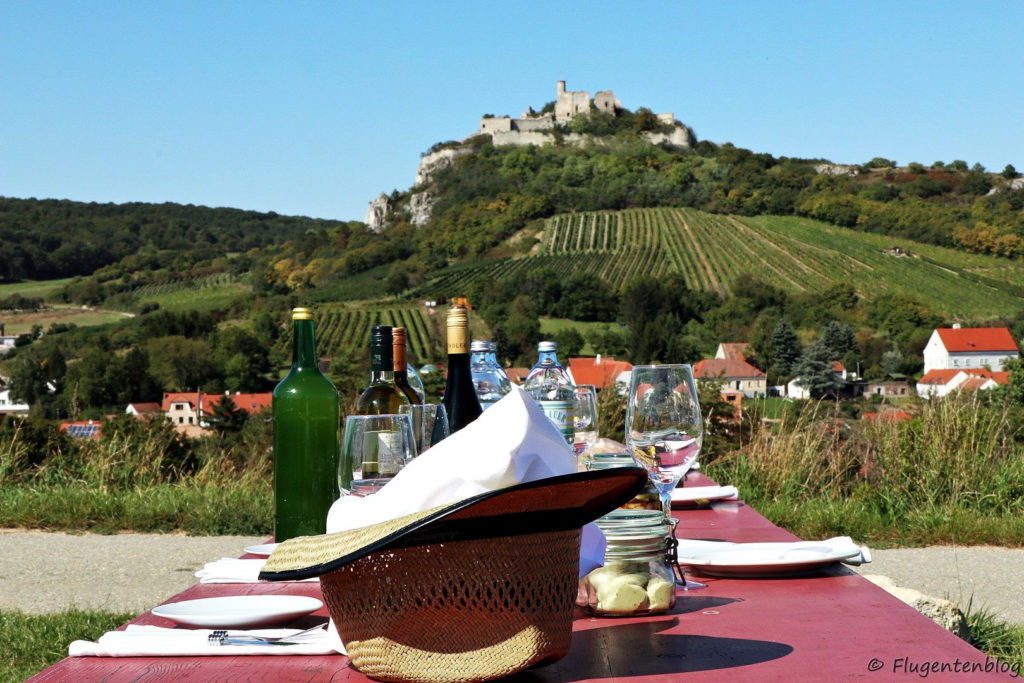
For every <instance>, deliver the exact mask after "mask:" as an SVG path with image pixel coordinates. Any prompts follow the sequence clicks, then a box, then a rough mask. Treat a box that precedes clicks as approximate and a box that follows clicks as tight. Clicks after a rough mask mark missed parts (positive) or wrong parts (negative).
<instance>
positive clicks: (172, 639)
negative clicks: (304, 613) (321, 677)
mask: <svg viewBox="0 0 1024 683" xmlns="http://www.w3.org/2000/svg"><path fill="white" fill-rule="evenodd" d="M300 630H301V629H297V628H283V629H282V628H277V629H257V630H251V631H237V630H229V631H228V633H229V634H231V635H237V634H247V635H254V636H288V635H291V634H295V633H298V632H299V631H300ZM332 631H333V629H332ZM210 633H211V629H187V628H163V627H161V626H140V625H137V624H129V625H128V626H127V627H126V629H125V630H124V631H108V632H107V633H104V634H103V635H102V636H100V638H99V640H98V641H96V642H93V641H91V640H76V641H73V642H72V643H71V644H70V645H69V646H68V656H69V657H153V656H158V657H161V656H175V655H177V656H196V655H228V656H237V655H332V654H336V653H343V652H344V651H345V650H344V647H343V646H342V644H341V641H340V640H339V639H338V637H337V635H335V634H334V633H333V632H329V631H326V630H325V631H321V632H318V633H315V634H312V635H306V636H303V637H302V638H301V639H299V640H298V641H297V643H296V644H295V645H211V644H210V643H209V642H207V637H208V636H209V635H210Z"/></svg>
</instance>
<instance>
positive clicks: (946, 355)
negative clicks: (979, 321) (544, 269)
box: [922, 325, 1020, 379]
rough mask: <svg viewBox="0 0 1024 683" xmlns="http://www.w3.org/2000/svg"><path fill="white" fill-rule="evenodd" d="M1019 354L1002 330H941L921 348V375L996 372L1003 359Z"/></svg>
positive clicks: (1008, 336) (987, 328)
mask: <svg viewBox="0 0 1024 683" xmlns="http://www.w3.org/2000/svg"><path fill="white" fill-rule="evenodd" d="M1019 355H1020V351H1019V349H1018V348H1017V342H1015V341H1014V340H1013V336H1012V335H1011V334H1010V330H1008V329H1007V328H1005V327H960V326H959V325H954V326H953V327H940V328H939V329H937V330H935V331H934V332H932V336H931V338H929V339H928V343H927V344H926V345H925V347H924V373H925V375H926V376H927V374H928V373H929V372H931V371H932V370H961V369H967V368H988V369H989V370H992V371H995V372H999V371H1000V370H1002V369H1003V361H1004V360H1006V359H1008V358H1017V357H1018V356H1019ZM922 379H924V378H922Z"/></svg>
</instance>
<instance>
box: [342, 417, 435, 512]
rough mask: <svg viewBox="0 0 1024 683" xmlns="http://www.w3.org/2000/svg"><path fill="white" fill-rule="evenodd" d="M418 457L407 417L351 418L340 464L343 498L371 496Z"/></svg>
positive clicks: (346, 426) (346, 427) (346, 425)
mask: <svg viewBox="0 0 1024 683" xmlns="http://www.w3.org/2000/svg"><path fill="white" fill-rule="evenodd" d="M415 456H416V439H415V437H414V436H413V429H412V420H411V418H410V416H409V415H408V414H405V415H393V414H386V415H349V416H348V417H347V418H345V435H344V436H343V437H342V442H341V460H340V461H339V463H338V488H339V490H340V492H341V495H343V496H348V495H362V496H365V495H369V494H371V493H373V492H374V491H376V490H378V489H379V488H380V487H381V486H383V485H384V484H386V483H387V482H389V481H390V480H391V478H392V477H394V476H395V475H396V474H398V472H399V470H401V469H402V468H403V467H405V464H406V463H407V462H409V461H410V460H412V459H413V458H414V457H415Z"/></svg>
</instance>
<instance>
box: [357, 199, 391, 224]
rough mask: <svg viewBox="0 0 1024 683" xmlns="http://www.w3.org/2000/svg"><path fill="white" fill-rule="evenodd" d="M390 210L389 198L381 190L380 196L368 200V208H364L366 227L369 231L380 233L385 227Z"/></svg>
mask: <svg viewBox="0 0 1024 683" xmlns="http://www.w3.org/2000/svg"><path fill="white" fill-rule="evenodd" d="M390 210H391V200H390V199H389V198H388V196H387V195H386V194H384V193H383V192H381V193H380V196H379V197H377V198H376V199H374V200H373V201H372V202H370V208H369V209H367V210H366V221H364V222H365V223H366V227H368V228H369V229H370V231H371V232H376V233H381V232H384V230H385V228H386V227H387V218H388V211H390Z"/></svg>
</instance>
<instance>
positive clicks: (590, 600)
mask: <svg viewBox="0 0 1024 683" xmlns="http://www.w3.org/2000/svg"><path fill="white" fill-rule="evenodd" d="M597 525H598V526H599V527H600V528H601V530H602V531H603V532H604V534H605V538H606V539H607V541H608V547H607V549H606V550H605V564H604V566H603V567H598V568H597V569H595V570H594V571H592V572H590V573H589V574H587V575H586V576H585V577H583V578H582V579H580V586H579V594H578V596H577V600H576V602H577V604H580V605H584V606H586V607H587V609H588V610H589V611H590V612H591V613H592V614H594V615H598V616H617V617H626V616H640V615H646V614H659V613H661V612H666V611H668V610H669V609H671V608H672V607H673V606H674V605H675V602H676V578H675V574H674V573H673V571H672V565H671V564H670V563H669V560H668V557H667V554H668V549H669V544H670V540H669V539H670V537H671V524H670V522H669V521H668V520H666V519H665V516H664V514H663V513H662V512H661V510H660V509H657V510H636V509H633V510H630V509H623V508H619V509H618V510H615V511H613V512H611V513H610V514H608V515H605V516H604V517H602V518H601V519H599V520H597Z"/></svg>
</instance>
